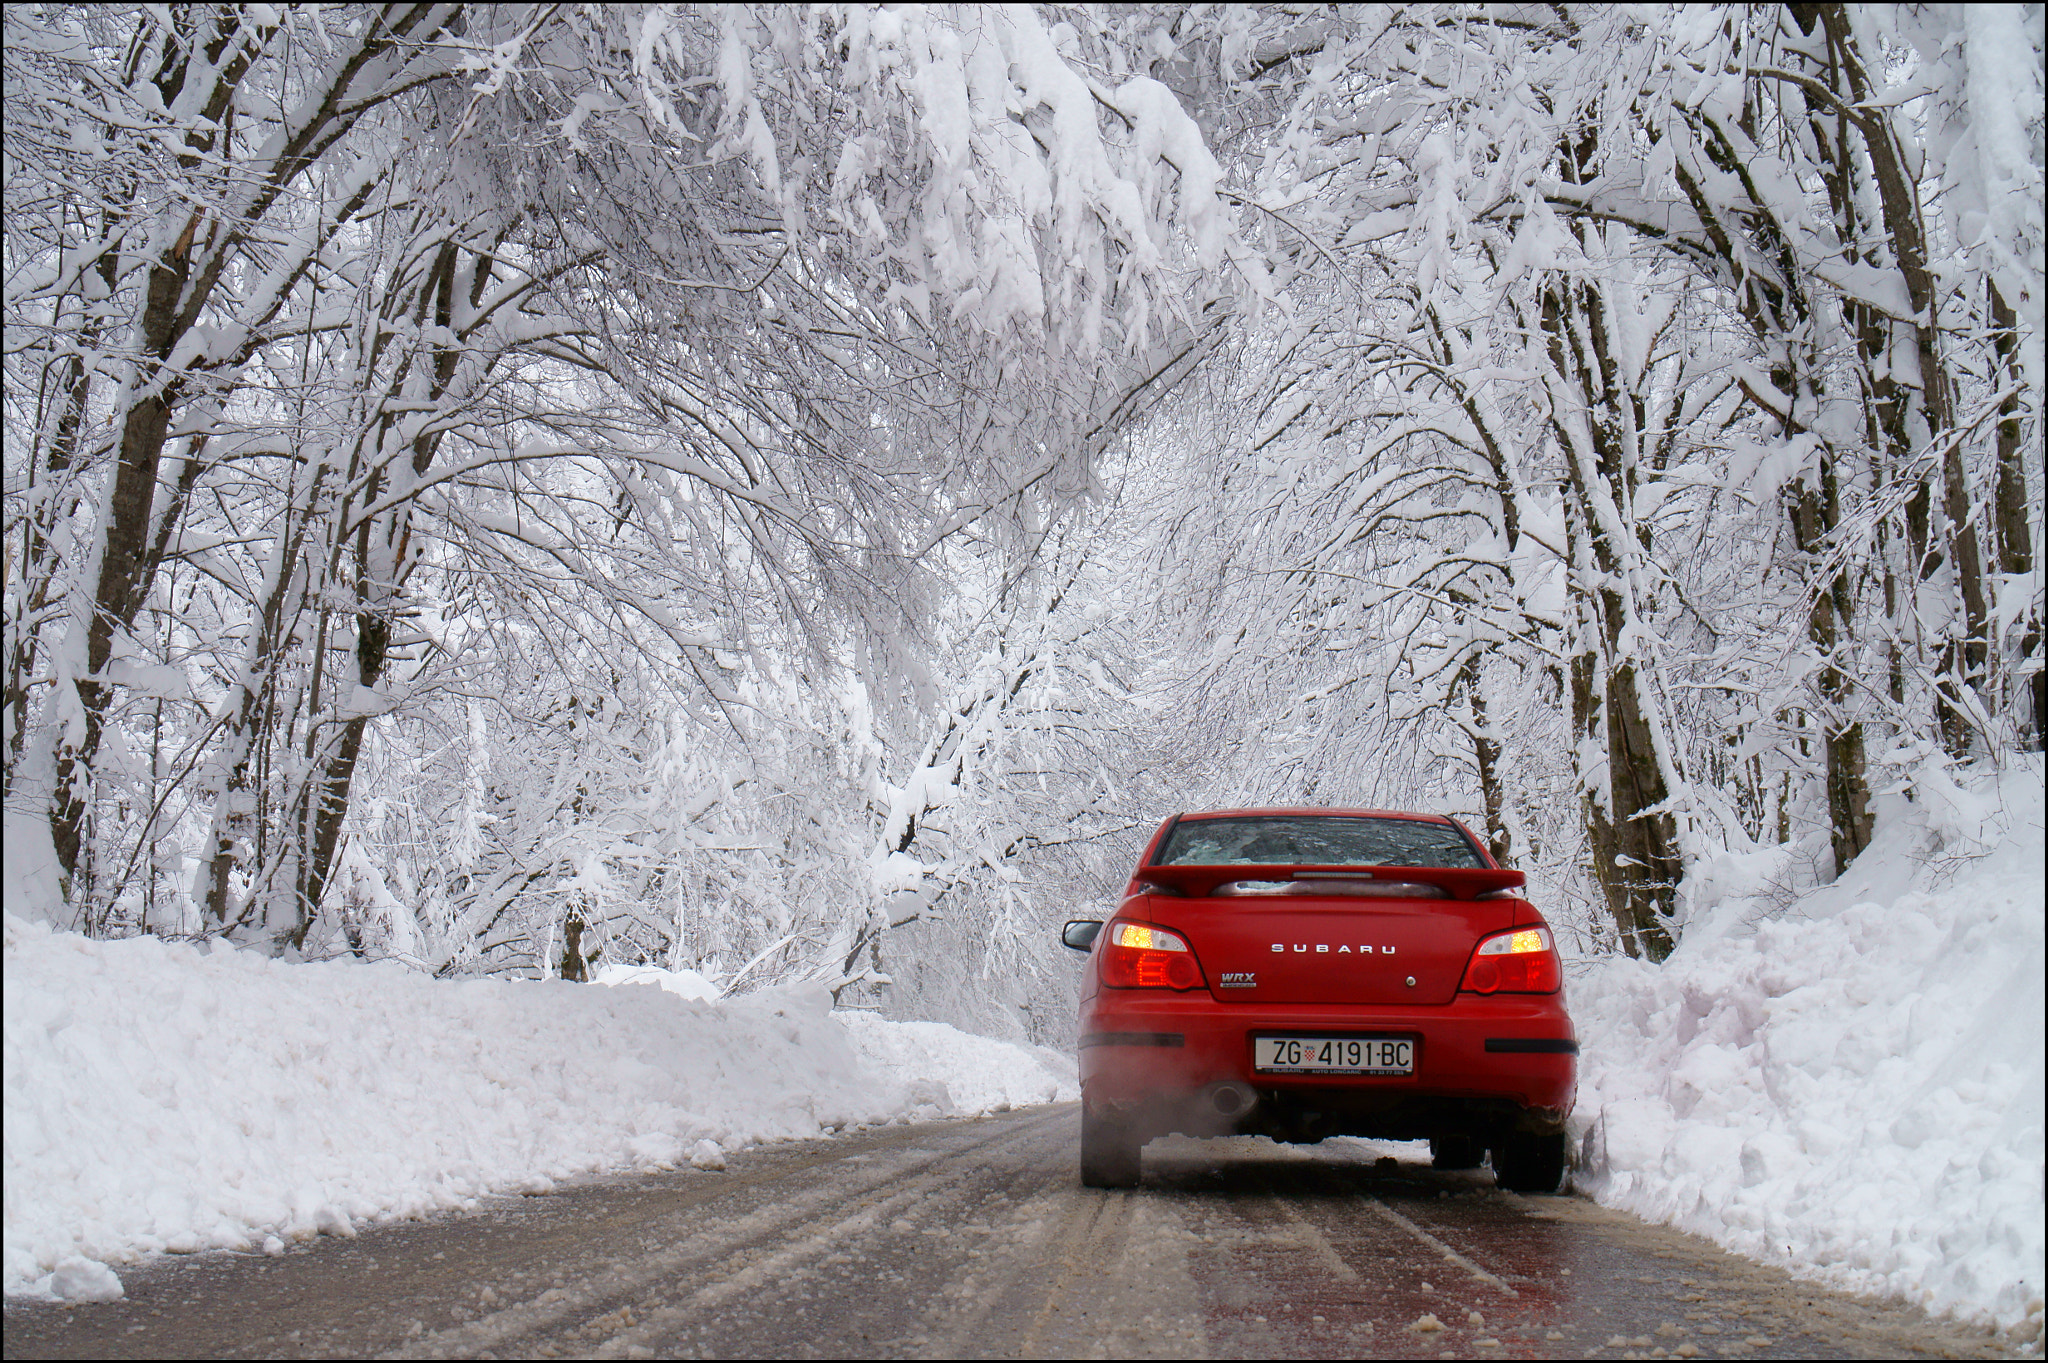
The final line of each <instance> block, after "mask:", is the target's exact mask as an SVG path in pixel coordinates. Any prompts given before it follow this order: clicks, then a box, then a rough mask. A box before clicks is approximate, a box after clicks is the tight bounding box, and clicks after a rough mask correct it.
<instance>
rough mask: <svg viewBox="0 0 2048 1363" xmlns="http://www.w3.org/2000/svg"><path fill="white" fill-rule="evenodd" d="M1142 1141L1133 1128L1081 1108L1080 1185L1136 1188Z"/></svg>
mask: <svg viewBox="0 0 2048 1363" xmlns="http://www.w3.org/2000/svg"><path fill="white" fill-rule="evenodd" d="M1142 1146H1143V1142H1141V1141H1140V1140H1139V1139H1138V1138H1137V1137H1136V1136H1135V1135H1133V1134H1132V1132H1131V1129H1130V1128H1129V1127H1127V1126H1124V1125H1123V1124H1121V1123H1119V1122H1113V1121H1111V1120H1109V1119H1108V1118H1107V1117H1099V1116H1097V1115H1096V1114H1095V1113H1093V1112H1090V1111H1089V1110H1088V1109H1087V1108H1085V1107H1084V1108H1082V1109H1081V1186H1082V1187H1084V1188H1135V1187H1137V1186H1138V1169H1139V1154H1138V1152H1139V1150H1140V1149H1141V1148H1142Z"/></svg>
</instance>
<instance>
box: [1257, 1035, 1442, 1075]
mask: <svg viewBox="0 0 2048 1363" xmlns="http://www.w3.org/2000/svg"><path fill="white" fill-rule="evenodd" d="M1252 1068H1253V1069H1255V1070H1259V1071H1261V1072H1263V1073H1266V1074H1413V1073H1414V1072H1415V1043H1414V1042H1413V1041H1403V1040H1399V1039H1396V1038H1394V1037H1379V1036H1261V1037H1254V1038H1253V1039H1252Z"/></svg>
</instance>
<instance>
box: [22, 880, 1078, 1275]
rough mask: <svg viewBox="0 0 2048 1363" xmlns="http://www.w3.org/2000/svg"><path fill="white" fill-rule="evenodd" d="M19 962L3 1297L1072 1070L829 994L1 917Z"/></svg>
mask: <svg viewBox="0 0 2048 1363" xmlns="http://www.w3.org/2000/svg"><path fill="white" fill-rule="evenodd" d="M4 960H5V994H4V1006H5V1020H6V1029H5V1048H4V1060H5V1063H4V1085H5V1104H6V1106H5V1136H6V1153H5V1209H6V1217H5V1222H6V1226H5V1247H4V1267H5V1275H4V1285H5V1288H6V1290H7V1291H9V1292H22V1291H29V1292H35V1293H39V1294H42V1295H62V1296H66V1297H70V1298H74V1299H105V1298H107V1297H109V1296H118V1295H120V1290H121V1289H120V1283H119V1279H118V1277H117V1276H116V1275H115V1274H113V1273H111V1272H109V1271H107V1270H106V1269H105V1267H104V1265H105V1263H106V1261H109V1260H112V1261H119V1260H122V1259H127V1258H132V1257H134V1256H137V1255H140V1254H146V1253H151V1252H158V1251H170V1252H173V1253H182V1252H192V1251H197V1250H202V1249H212V1248H235V1249H255V1248H259V1247H260V1248H263V1249H266V1250H269V1251H270V1252H273V1253H281V1252H283V1249H284V1246H285V1242H286V1241H289V1240H295V1239H306V1238H309V1237H312V1236H314V1235H318V1234H321V1233H323V1232H325V1233H329V1234H336V1235H350V1234H353V1226H354V1225H355V1224H356V1223H359V1222H363V1221H367V1220H384V1219H390V1218H395V1217H403V1216H408V1215H415V1214H418V1213H421V1212H425V1211H429V1210H433V1209H436V1208H443V1207H450V1206H459V1205H462V1204H464V1203H465V1202H467V1201H469V1200H471V1199H473V1198H475V1197H476V1196H478V1195H479V1194H482V1193H486V1192H492V1191H543V1190H545V1189H546V1188H548V1187H549V1186H550V1185H551V1181H552V1180H555V1179H559V1178H562V1177H564V1176H567V1175H571V1174H578V1173H584V1172H589V1171H598V1170H608V1169H621V1168H626V1169H659V1168H670V1167H675V1166H678V1165H681V1164H684V1163H690V1164H694V1165H697V1166H698V1167H700V1168H714V1169H715V1168H720V1167H722V1166H723V1163H724V1152H725V1150H726V1149H728V1148H731V1147H736V1146H744V1145H750V1144H755V1143H758V1142H762V1141H771V1140H777V1139H786V1138H796V1137H808V1136H816V1135H819V1134H821V1133H824V1132H828V1131H832V1130H835V1129H837V1128H839V1127H843V1126H847V1125H852V1124H870V1123H880V1122H888V1121H907V1120H920V1119H926V1118H931V1117H936V1116H940V1115H943V1114H944V1113H947V1112H950V1111H953V1110H954V1109H955V1107H956V1106H957V1107H962V1108H966V1109H968V1110H980V1109H982V1108H984V1107H993V1106H999V1105H1001V1104H1003V1103H1005V1102H1007V1103H1020V1102H1040V1101H1044V1100H1045V1099H1046V1098H1048V1097H1050V1096H1053V1095H1054V1094H1068V1093H1070V1091H1071V1089H1072V1082H1071V1078H1072V1076H1071V1071H1072V1065H1071V1062H1068V1064H1067V1067H1066V1070H1065V1071H1064V1072H1063V1073H1060V1074H1054V1073H1051V1072H1048V1071H1047V1070H1046V1069H1045V1065H1046V1064H1048V1063H1052V1062H1050V1061H1047V1060H1046V1059H1045V1058H1044V1057H1043V1056H1039V1055H1036V1054H1034V1053H1027V1052H1024V1051H1023V1050H1022V1049H1021V1048H1019V1047H1015V1046H1011V1045H1009V1044H1007V1043H1003V1042H994V1041H989V1040H987V1039H985V1038H977V1037H971V1036H968V1035H966V1034H965V1033H961V1032H957V1031H954V1029H952V1028H937V1029H936V1030H927V1029H931V1028H933V1026H934V1025H933V1024H914V1023H913V1024H895V1023H889V1022H886V1021H884V1020H882V1019H880V1018H875V1017H870V1016H866V1015H862V1016H859V1017H857V1018H853V1019H849V1020H847V1021H846V1022H845V1023H844V1024H843V1025H842V1024H841V1023H835V1022H834V1021H833V1017H832V1013H831V1007H830V1000H829V998H828V997H827V996H826V995H825V994H824V993H823V992H822V991H817V990H776V991H764V992H762V993H758V994H751V995H744V996H741V997H738V998H734V999H727V1000H722V1001H719V1002H715V1003H714V1002H708V1001H704V999H703V994H704V993H705V992H706V991H707V990H709V989H710V986H709V984H708V982H705V981H702V980H701V979H697V978H688V979H686V978H682V977H680V976H678V977H675V978H665V976H666V975H667V972H658V971H657V972H647V971H637V972H636V971H620V972H614V978H616V979H618V980H619V982H621V983H634V984H638V983H645V984H655V985H659V986H661V987H660V988H645V987H629V988H614V989H596V988H591V987H590V986H587V985H578V984H570V983H566V982H563V981H488V980H467V981H448V980H433V979H429V978H426V977H424V976H421V975H419V974H417V973H415V972H411V971H408V970H406V969H405V968H403V967H401V966H398V965H396V964H388V963H387V964H376V965H364V964H345V963H328V964H320V965H286V964H283V963H280V962H277V961H272V960H269V959H266V958H264V957H261V956H258V955H254V954H252V953H248V952H243V951H236V950H232V949H227V948H217V949H214V950H211V951H209V950H206V949H204V948H201V947H196V946H191V945H185V944H179V943H171V942H165V941H161V940H158V939H155V938H140V939H135V940H130V941H120V942H94V941H88V940H87V939H85V938H83V937H79V936H75V935H71V934H68V933H60V932H53V931H52V930H50V929H49V928H48V927H45V926H42V925H39V924H33V923H29V922H27V921H25V920H23V919H21V918H18V917H15V916H14V915H12V914H9V915H8V916H7V917H6V919H5V953H4ZM899 1030H900V1031H901V1032H902V1033H903V1037H904V1038H905V1039H902V1040H896V1039H894V1038H895V1037H896V1034H897V1033H898V1031H899ZM856 1038H857V1039H858V1044H856V1040H855V1039H856ZM949 1090H951V1091H952V1092H953V1094H954V1096H953V1097H951V1098H949V1096H948V1091H949Z"/></svg>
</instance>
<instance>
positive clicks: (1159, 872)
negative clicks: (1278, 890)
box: [1124, 863, 1528, 899]
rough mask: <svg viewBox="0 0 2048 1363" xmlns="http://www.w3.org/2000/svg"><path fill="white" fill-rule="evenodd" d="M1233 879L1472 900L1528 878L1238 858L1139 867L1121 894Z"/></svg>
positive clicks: (1193, 891) (1193, 892)
mask: <svg viewBox="0 0 2048 1363" xmlns="http://www.w3.org/2000/svg"><path fill="white" fill-rule="evenodd" d="M1236 880H1352V881H1359V880H1365V881H1392V882H1397V883H1401V884H1410V885H1415V884H1420V885H1433V886H1435V887H1436V888H1437V889H1439V890H1442V891H1443V892H1444V893H1445V894H1447V895H1450V896H1451V897H1452V898H1453V899H1477V898H1479V897H1480V896H1481V895H1487V894H1492V893H1494V892H1496V891H1499V890H1512V889H1517V888H1519V887H1520V886H1522V885H1524V884H1526V883H1527V881H1528V877H1527V876H1525V875H1523V874H1522V873H1521V872H1520V871H1494V870H1482V869H1480V868H1478V867H1470V868H1466V867H1457V868H1453V867H1448V866H1373V867H1370V868H1367V867H1360V866H1258V865H1250V866H1247V865H1244V864H1242V863H1238V864H1233V865H1228V866H1215V865H1193V866H1140V867H1139V868H1138V873H1137V874H1136V875H1134V876H1132V877H1131V884H1130V888H1128V889H1127V890H1125V891H1124V894H1125V896H1126V897H1129V896H1130V895H1134V894H1147V893H1153V894H1169V895H1184V896H1188V897H1191V898H1196V899H1207V898H1209V897H1211V896H1213V895H1214V894H1215V893H1216V887H1217V886H1219V885H1227V884H1229V883H1230V882H1232V881H1236Z"/></svg>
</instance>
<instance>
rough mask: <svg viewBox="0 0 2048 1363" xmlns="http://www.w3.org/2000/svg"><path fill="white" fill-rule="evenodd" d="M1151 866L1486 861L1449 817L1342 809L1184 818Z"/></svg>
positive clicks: (1470, 863) (1461, 864) (1456, 864)
mask: <svg viewBox="0 0 2048 1363" xmlns="http://www.w3.org/2000/svg"><path fill="white" fill-rule="evenodd" d="M1152 864H1153V865H1155V866H1238V865H1244V866H1441V867H1481V868H1483V867H1484V866H1485V865H1486V863H1485V862H1483V861H1481V860H1480V859H1479V854H1478V853H1477V852H1475V851H1473V850H1472V844H1471V843H1470V842H1467V841H1466V840H1465V835H1464V834H1463V833H1460V832H1459V831H1458V830H1457V829H1456V828H1454V827H1452V826H1451V825H1450V824H1447V823H1426V822H1423V821H1422V820H1419V819H1361V818H1356V817H1346V816H1342V815H1319V814H1254V815H1248V816H1246V817H1244V818H1236V819H1183V820H1181V822H1179V823H1177V824H1175V825H1174V827H1173V831H1172V832H1171V833H1169V834H1167V836H1166V845H1165V846H1163V847H1161V848H1160V849H1159V855H1158V856H1157V857H1155V858H1154V859H1153V862H1152Z"/></svg>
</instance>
